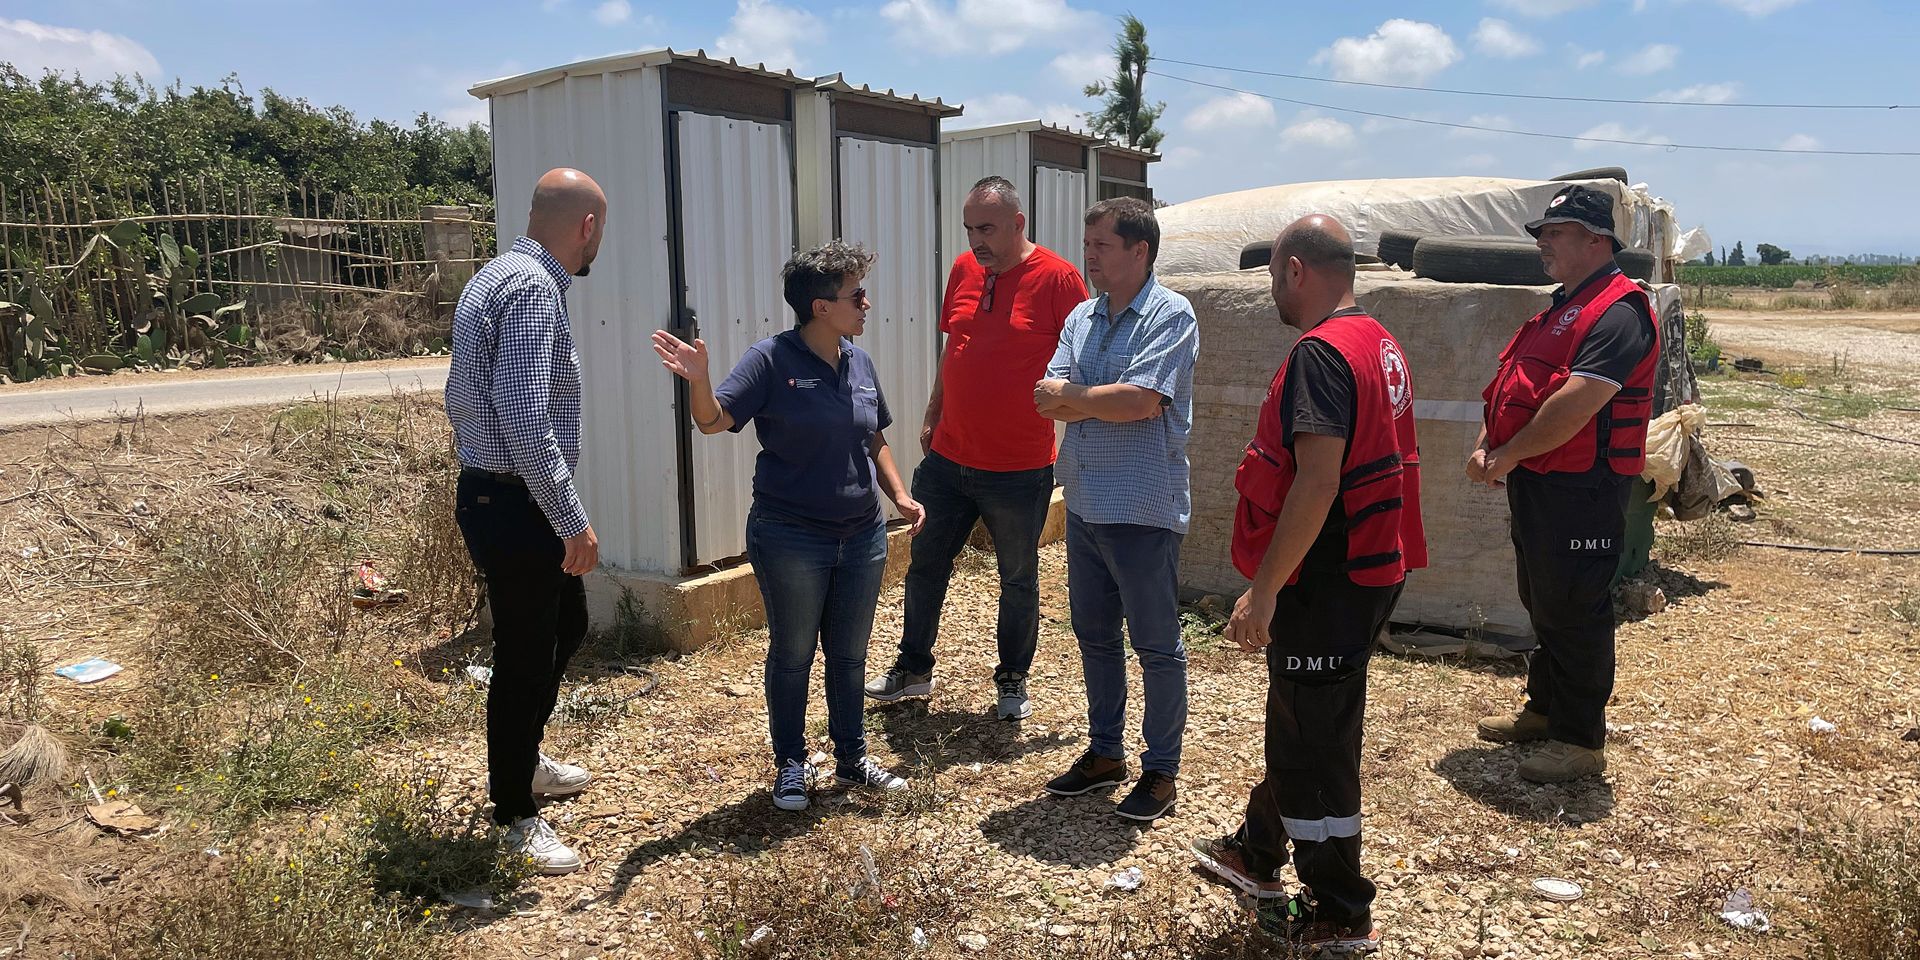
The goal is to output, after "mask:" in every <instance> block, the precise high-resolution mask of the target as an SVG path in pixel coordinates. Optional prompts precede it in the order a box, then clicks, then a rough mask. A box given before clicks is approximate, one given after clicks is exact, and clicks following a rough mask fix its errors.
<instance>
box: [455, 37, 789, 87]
mask: <svg viewBox="0 0 1920 960" xmlns="http://www.w3.org/2000/svg"><path fill="white" fill-rule="evenodd" d="M670 63H686V64H693V65H696V66H701V67H708V68H711V69H715V70H727V71H731V72H734V73H741V74H746V75H748V76H752V77H760V78H763V79H766V80H772V81H775V82H778V83H782V84H785V85H787V86H790V87H809V86H812V85H813V83H814V81H812V80H808V79H806V78H805V77H800V76H796V75H795V74H794V72H793V71H792V70H780V71H775V70H770V69H768V68H767V65H766V64H765V63H756V64H745V63H741V62H739V61H738V60H735V59H733V58H732V57H728V58H727V59H725V60H718V59H715V58H713V57H709V56H707V52H706V51H705V50H695V51H693V52H692V53H681V52H678V51H675V50H674V49H672V48H671V47H665V48H661V49H659V50H641V51H637V52H634V53H617V54H614V55H613V56H610V57H597V58H595V59H592V60H582V61H580V62H579V63H569V64H566V65H564V66H558V67H548V68H547V69H545V70H535V71H534V72H532V73H523V74H520V75H518V76H512V77H502V78H500V79H498V80H487V81H484V82H481V83H476V84H474V85H473V86H471V87H468V88H467V92H468V93H469V94H472V95H473V96H475V97H479V98H480V99H482V100H485V99H487V98H488V97H492V96H494V95H496V94H502V93H514V92H517V91H520V90H526V89H529V88H532V87H538V86H541V85H543V84H548V83H552V82H554V81H556V80H561V79H564V78H566V77H583V76H593V75H595V74H601V73H616V72H619V71H622V70H638V69H640V68H641V67H658V66H663V65H665V64H670Z"/></svg>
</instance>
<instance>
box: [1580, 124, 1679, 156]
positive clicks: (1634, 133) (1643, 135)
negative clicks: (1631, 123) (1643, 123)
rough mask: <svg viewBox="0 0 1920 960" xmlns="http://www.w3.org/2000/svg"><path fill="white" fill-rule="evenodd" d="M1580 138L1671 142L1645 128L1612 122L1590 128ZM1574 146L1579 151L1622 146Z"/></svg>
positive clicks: (1599, 144) (1610, 148)
mask: <svg viewBox="0 0 1920 960" xmlns="http://www.w3.org/2000/svg"><path fill="white" fill-rule="evenodd" d="M1580 136H1581V137H1582V138H1583V139H1585V140H1616V141H1618V140H1630V141H1633V142H1634V143H1656V144H1657V143H1672V142H1673V141H1672V140H1671V139H1669V138H1668V137H1666V136H1664V135H1661V134H1658V133H1654V132H1653V131H1652V130H1650V129H1648V128H1646V127H1628V126H1627V125H1625V124H1622V123H1612V122H1609V123H1603V124H1601V125H1599V126H1597V127H1592V128H1590V129H1588V130H1587V131H1586V132H1584V133H1582V134H1580ZM1575 146H1577V147H1578V148H1579V149H1581V150H1612V149H1617V148H1619V147H1621V146H1623V144H1620V143H1579V144H1576V145H1575Z"/></svg>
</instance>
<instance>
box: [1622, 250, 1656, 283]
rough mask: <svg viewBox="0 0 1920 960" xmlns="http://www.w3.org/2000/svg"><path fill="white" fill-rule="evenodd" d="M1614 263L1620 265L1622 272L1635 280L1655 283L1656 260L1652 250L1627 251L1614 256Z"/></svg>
mask: <svg viewBox="0 0 1920 960" xmlns="http://www.w3.org/2000/svg"><path fill="white" fill-rule="evenodd" d="M1613 262H1615V263H1617V264H1619V265H1620V272H1621V273H1624V274H1626V275H1627V276H1628V277H1631V278H1632V279H1635V280H1644V281H1646V282H1648V283H1652V282H1653V268H1654V265H1655V260H1654V257H1653V251H1651V250H1634V249H1626V250H1622V251H1620V252H1619V253H1616V254H1614V255H1613Z"/></svg>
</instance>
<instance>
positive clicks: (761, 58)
mask: <svg viewBox="0 0 1920 960" xmlns="http://www.w3.org/2000/svg"><path fill="white" fill-rule="evenodd" d="M826 36H827V31H826V28H825V27H824V26H823V25H822V24H821V23H820V18H819V17H816V16H814V15H813V14H811V13H808V12H807V11H805V10H796V9H794V8H793V7H783V6H781V5H780V4H777V3H774V2H773V0H740V5H739V6H738V7H736V8H734V11H733V19H732V20H729V21H727V32H726V33H724V34H722V35H721V37H720V39H718V40H715V41H714V42H713V51H714V53H715V54H716V55H718V56H722V57H732V58H734V59H736V60H739V61H742V62H744V63H756V62H764V63H765V64H766V65H767V66H769V67H771V68H773V69H775V70H780V69H792V70H798V69H799V67H800V64H801V59H800V53H799V50H800V48H802V47H812V46H816V45H818V44H820V43H823V42H825V40H826Z"/></svg>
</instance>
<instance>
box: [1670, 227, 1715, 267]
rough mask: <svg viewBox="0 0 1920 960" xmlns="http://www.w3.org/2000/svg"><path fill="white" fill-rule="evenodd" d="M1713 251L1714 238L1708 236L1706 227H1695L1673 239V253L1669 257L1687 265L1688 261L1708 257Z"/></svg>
mask: <svg viewBox="0 0 1920 960" xmlns="http://www.w3.org/2000/svg"><path fill="white" fill-rule="evenodd" d="M1712 250H1713V238H1712V237H1710V236H1707V228H1706V227H1694V228H1693V229H1692V230H1688V231H1687V232H1686V233H1683V234H1681V235H1679V236H1678V237H1675V238H1674V239H1673V252H1672V253H1671V254H1669V256H1671V257H1673V259H1675V260H1678V261H1680V262H1681V263H1685V262H1687V261H1688V260H1694V259H1698V258H1700V257H1704V256H1706V255H1707V254H1708V253H1710V252H1712Z"/></svg>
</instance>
